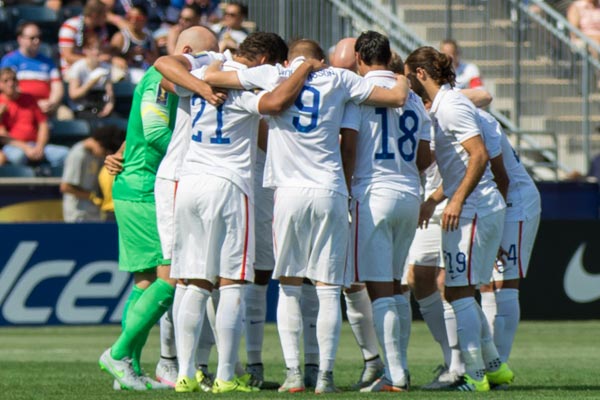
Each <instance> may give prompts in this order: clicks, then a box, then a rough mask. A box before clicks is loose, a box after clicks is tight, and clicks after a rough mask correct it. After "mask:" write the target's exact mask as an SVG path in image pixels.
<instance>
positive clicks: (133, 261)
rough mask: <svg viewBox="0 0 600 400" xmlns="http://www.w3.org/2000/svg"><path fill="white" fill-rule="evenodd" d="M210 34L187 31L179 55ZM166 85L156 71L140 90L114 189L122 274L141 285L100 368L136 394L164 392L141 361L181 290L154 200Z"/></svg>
mask: <svg viewBox="0 0 600 400" xmlns="http://www.w3.org/2000/svg"><path fill="white" fill-rule="evenodd" d="M204 31H205V28H202V27H194V28H190V29H188V30H186V31H184V32H183V33H182V34H181V35H180V38H179V43H178V46H177V48H178V51H180V52H181V53H183V52H185V51H187V52H197V51H201V50H204V46H205V40H204V38H205V36H204V35H205V32H204ZM209 34H210V33H209ZM161 79H162V76H161V75H160V74H159V73H158V72H157V71H156V70H155V69H154V68H150V69H149V70H148V72H147V73H146V74H145V75H144V78H143V79H142V81H141V82H140V83H139V84H138V86H137V87H136V90H135V93H134V101H133V105H132V111H131V113H130V116H129V124H128V127H127V128H128V129H127V137H126V142H127V146H126V149H125V154H124V159H125V163H124V165H123V171H122V172H121V173H120V174H119V175H117V177H116V178H115V182H114V185H113V199H114V203H115V214H116V218H117V224H118V227H119V268H120V269H121V270H125V271H129V272H132V273H133V274H134V281H135V285H134V287H133V290H132V292H131V295H130V297H129V299H128V301H127V304H126V306H125V310H124V313H123V315H124V317H123V331H122V333H121V335H120V336H119V338H118V339H117V341H116V342H115V343H114V344H113V345H112V346H111V347H110V348H109V349H107V350H106V351H105V352H104V353H103V354H102V356H101V357H100V360H99V364H100V367H101V368H102V369H103V370H105V371H107V372H108V373H109V374H111V375H112V376H113V377H114V378H115V380H116V381H117V385H116V386H115V387H120V388H123V389H130V390H146V389H152V388H157V387H162V385H161V384H159V383H158V382H155V381H153V380H151V379H150V378H148V377H146V376H145V375H142V371H141V368H140V361H139V360H140V355H141V351H142V348H143V346H144V344H145V342H146V339H147V337H148V334H149V332H150V329H151V328H152V326H154V324H155V323H156V322H157V321H158V319H159V318H160V317H161V316H162V315H163V314H164V312H165V311H166V310H167V309H168V308H169V306H170V305H171V303H172V301H173V292H174V288H173V287H174V285H175V281H174V280H173V279H171V278H170V276H169V274H170V267H169V265H168V262H169V261H168V260H164V259H163V257H162V253H161V245H160V241H159V235H158V232H157V228H156V205H155V199H154V181H155V177H156V170H157V168H158V165H159V163H160V161H161V159H162V157H163V155H164V153H165V151H166V149H167V145H168V144H169V140H170V138H171V133H172V129H173V124H174V115H175V111H176V107H177V98H176V96H173V95H169V94H168V93H167V92H166V91H165V90H164V89H162V88H161V86H160V82H161ZM204 93H205V96H206V98H208V99H210V100H211V101H219V100H220V98H219V97H218V96H213V92H212V89H211V88H210V87H208V86H205V87H204ZM167 387H168V386H167Z"/></svg>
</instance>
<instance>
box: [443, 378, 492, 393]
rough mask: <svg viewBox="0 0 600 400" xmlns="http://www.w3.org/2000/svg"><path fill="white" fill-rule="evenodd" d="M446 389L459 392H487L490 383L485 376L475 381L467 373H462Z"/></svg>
mask: <svg viewBox="0 0 600 400" xmlns="http://www.w3.org/2000/svg"><path fill="white" fill-rule="evenodd" d="M447 389H448V390H456V391H459V392H489V391H490V384H489V382H488V380H487V378H486V377H485V376H484V377H483V379H482V380H480V381H476V380H475V379H473V378H471V377H470V376H469V375H467V374H464V375H463V376H461V377H459V378H458V380H457V381H456V382H454V383H453V384H452V385H450V386H448V387H447Z"/></svg>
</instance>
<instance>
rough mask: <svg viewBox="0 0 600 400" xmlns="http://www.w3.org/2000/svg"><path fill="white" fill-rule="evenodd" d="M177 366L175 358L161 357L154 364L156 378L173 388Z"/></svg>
mask: <svg viewBox="0 0 600 400" xmlns="http://www.w3.org/2000/svg"><path fill="white" fill-rule="evenodd" d="M178 370H179V368H178V365H177V361H176V360H165V359H164V358H161V359H160V360H159V361H158V364H156V380H157V381H158V382H160V383H162V384H165V385H168V386H169V387H172V388H174V387H175V383H177V372H178Z"/></svg>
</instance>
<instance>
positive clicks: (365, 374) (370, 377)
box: [352, 356, 385, 390]
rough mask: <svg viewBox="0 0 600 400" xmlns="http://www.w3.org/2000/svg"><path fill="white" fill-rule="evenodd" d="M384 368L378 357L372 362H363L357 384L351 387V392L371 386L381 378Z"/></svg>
mask: <svg viewBox="0 0 600 400" xmlns="http://www.w3.org/2000/svg"><path fill="white" fill-rule="evenodd" d="M384 368H385V365H383V362H382V361H381V358H380V357H379V356H378V357H377V358H375V359H374V360H371V361H365V365H364V367H363V370H362V372H361V374H360V378H359V379H358V382H356V383H355V384H354V385H352V390H360V389H362V388H364V387H367V386H370V385H371V384H373V382H375V381H376V380H377V379H379V378H381V377H382V376H383V372H384Z"/></svg>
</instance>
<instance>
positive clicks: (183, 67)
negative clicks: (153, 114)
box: [154, 55, 227, 106]
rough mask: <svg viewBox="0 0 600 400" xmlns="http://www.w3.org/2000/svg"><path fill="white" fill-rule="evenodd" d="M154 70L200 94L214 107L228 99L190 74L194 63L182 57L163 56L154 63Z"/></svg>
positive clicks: (225, 95)
mask: <svg viewBox="0 0 600 400" xmlns="http://www.w3.org/2000/svg"><path fill="white" fill-rule="evenodd" d="M154 68H156V69H157V70H158V72H160V73H161V75H162V76H163V77H165V78H166V79H168V80H169V81H171V82H173V83H174V84H175V85H177V86H181V87H183V88H185V89H187V90H190V91H192V92H194V93H198V94H199V95H200V96H202V97H203V98H204V99H205V100H206V101H208V102H209V103H210V104H212V105H213V106H218V105H220V104H222V103H223V102H224V101H225V100H226V99H227V94H226V93H224V92H222V91H216V90H213V89H212V87H211V86H210V85H208V84H207V83H206V82H204V81H202V79H200V78H198V77H197V76H194V75H192V74H191V73H190V69H191V68H192V63H191V62H190V60H188V58H187V57H185V56H182V55H174V56H162V57H159V58H158V59H157V60H156V62H155V63H154Z"/></svg>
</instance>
